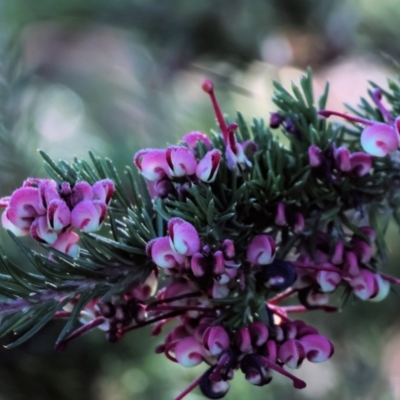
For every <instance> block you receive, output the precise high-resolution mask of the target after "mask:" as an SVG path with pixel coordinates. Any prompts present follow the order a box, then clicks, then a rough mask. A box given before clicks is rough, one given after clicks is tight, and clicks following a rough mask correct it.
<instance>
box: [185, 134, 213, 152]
mask: <svg viewBox="0 0 400 400" xmlns="http://www.w3.org/2000/svg"><path fill="white" fill-rule="evenodd" d="M182 142H185V143H187V145H188V146H189V149H190V150H192V151H193V150H194V149H195V148H196V145H197V142H202V143H204V144H205V146H206V148H207V149H208V150H211V149H212V143H211V140H210V139H209V137H208V136H207V135H205V134H204V133H202V132H198V131H194V132H189V133H187V134H186V135H184V136H183V138H182Z"/></svg>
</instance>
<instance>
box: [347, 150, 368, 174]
mask: <svg viewBox="0 0 400 400" xmlns="http://www.w3.org/2000/svg"><path fill="white" fill-rule="evenodd" d="M350 165H351V170H352V172H353V174H355V175H356V176H358V177H362V176H364V175H366V174H368V172H369V171H371V168H372V156H371V155H369V154H367V153H363V152H361V151H359V152H356V153H353V154H351V155H350Z"/></svg>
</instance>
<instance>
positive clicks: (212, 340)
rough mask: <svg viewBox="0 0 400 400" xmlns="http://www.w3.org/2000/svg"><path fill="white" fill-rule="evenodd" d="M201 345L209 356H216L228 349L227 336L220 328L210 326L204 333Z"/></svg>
mask: <svg viewBox="0 0 400 400" xmlns="http://www.w3.org/2000/svg"><path fill="white" fill-rule="evenodd" d="M203 344H204V347H205V348H206V349H207V350H208V351H209V352H210V354H211V355H213V356H217V355H218V354H221V353H222V352H223V351H224V350H226V349H228V348H229V346H230V340H229V335H228V333H227V332H226V330H225V329H224V328H223V327H222V326H218V325H217V326H210V327H209V328H207V329H206V330H205V332H204V335H203Z"/></svg>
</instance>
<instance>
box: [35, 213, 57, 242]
mask: <svg viewBox="0 0 400 400" xmlns="http://www.w3.org/2000/svg"><path fill="white" fill-rule="evenodd" d="M30 235H31V236H32V237H33V238H34V239H35V240H37V241H38V242H45V243H48V244H54V243H55V242H56V240H57V239H58V233H57V232H55V231H54V230H53V229H50V228H49V224H48V223H47V218H46V217H45V216H44V215H42V216H40V217H37V218H36V219H35V220H34V221H33V223H32V225H31V229H30Z"/></svg>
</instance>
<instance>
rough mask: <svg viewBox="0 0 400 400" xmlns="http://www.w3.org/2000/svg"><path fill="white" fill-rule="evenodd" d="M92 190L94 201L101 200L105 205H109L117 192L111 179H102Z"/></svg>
mask: <svg viewBox="0 0 400 400" xmlns="http://www.w3.org/2000/svg"><path fill="white" fill-rule="evenodd" d="M74 189H75V187H74ZM92 189H93V200H100V201H102V202H103V203H105V204H108V203H109V202H110V200H111V198H112V196H113V194H114V192H115V185H114V182H113V181H112V180H111V179H102V180H101V181H98V182H96V183H95V184H94V185H93V187H92Z"/></svg>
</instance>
